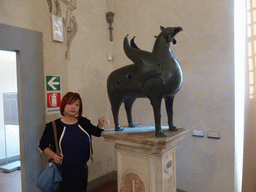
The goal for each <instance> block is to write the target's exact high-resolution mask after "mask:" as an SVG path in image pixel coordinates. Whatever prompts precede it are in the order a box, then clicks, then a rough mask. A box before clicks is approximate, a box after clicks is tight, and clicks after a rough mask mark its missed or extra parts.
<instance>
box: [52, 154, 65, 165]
mask: <svg viewBox="0 0 256 192" xmlns="http://www.w3.org/2000/svg"><path fill="white" fill-rule="evenodd" d="M62 160H63V155H62V154H60V156H58V155H57V154H56V153H55V155H54V157H53V161H54V163H55V164H56V165H59V164H61V162H62Z"/></svg>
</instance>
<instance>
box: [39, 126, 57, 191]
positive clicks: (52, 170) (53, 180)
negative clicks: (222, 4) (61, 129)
mask: <svg viewBox="0 0 256 192" xmlns="http://www.w3.org/2000/svg"><path fill="white" fill-rule="evenodd" d="M52 127H53V132H54V139H55V145H56V151H57V155H60V149H59V145H58V141H57V130H56V124H55V121H52ZM61 181H62V178H61V174H60V172H59V169H58V167H57V165H55V164H54V163H53V162H48V163H47V164H46V165H45V166H44V167H43V169H42V170H41V171H40V172H39V173H38V176H37V182H36V186H37V187H38V188H39V189H41V190H43V191H45V192H53V191H56V184H58V183H59V182H61Z"/></svg>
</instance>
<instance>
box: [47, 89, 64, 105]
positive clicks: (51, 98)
mask: <svg viewBox="0 0 256 192" xmlns="http://www.w3.org/2000/svg"><path fill="white" fill-rule="evenodd" d="M60 100H61V98H60V93H58V92H54V93H47V108H59V107H60Z"/></svg>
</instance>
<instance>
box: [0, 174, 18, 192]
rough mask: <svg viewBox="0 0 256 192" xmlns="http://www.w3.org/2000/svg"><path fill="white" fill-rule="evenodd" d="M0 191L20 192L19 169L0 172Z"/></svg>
mask: <svg viewBox="0 0 256 192" xmlns="http://www.w3.org/2000/svg"><path fill="white" fill-rule="evenodd" d="M0 191H1V192H21V173H20V170H17V171H14V172H11V173H4V172H2V171H1V172H0Z"/></svg>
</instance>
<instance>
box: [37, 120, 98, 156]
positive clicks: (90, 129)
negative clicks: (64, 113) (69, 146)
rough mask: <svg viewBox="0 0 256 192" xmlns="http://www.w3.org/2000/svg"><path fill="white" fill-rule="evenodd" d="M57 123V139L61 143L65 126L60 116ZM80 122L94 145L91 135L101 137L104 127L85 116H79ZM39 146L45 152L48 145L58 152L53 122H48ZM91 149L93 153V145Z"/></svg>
mask: <svg viewBox="0 0 256 192" xmlns="http://www.w3.org/2000/svg"><path fill="white" fill-rule="evenodd" d="M55 123H56V129H57V140H58V143H59V141H60V137H61V134H62V132H63V129H64V126H63V124H62V123H61V121H60V118H59V119H56V120H55ZM78 124H79V125H80V126H81V127H82V128H83V129H84V130H85V131H86V132H87V133H88V134H89V136H90V138H89V140H90V146H92V143H91V135H93V136H96V137H100V136H101V132H102V131H103V129H100V128H99V127H96V126H94V125H92V124H91V121H90V120H89V119H87V118H85V117H81V118H79V119H78ZM59 144H60V143H59ZM38 147H39V149H40V150H41V152H43V151H44V150H45V149H46V148H47V147H50V148H51V149H52V151H54V152H55V153H56V146H55V140H54V134H53V127H52V122H50V123H47V124H46V127H45V130H44V133H43V136H42V137H41V140H40V142H39V146H38ZM90 149H91V153H92V147H90Z"/></svg>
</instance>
